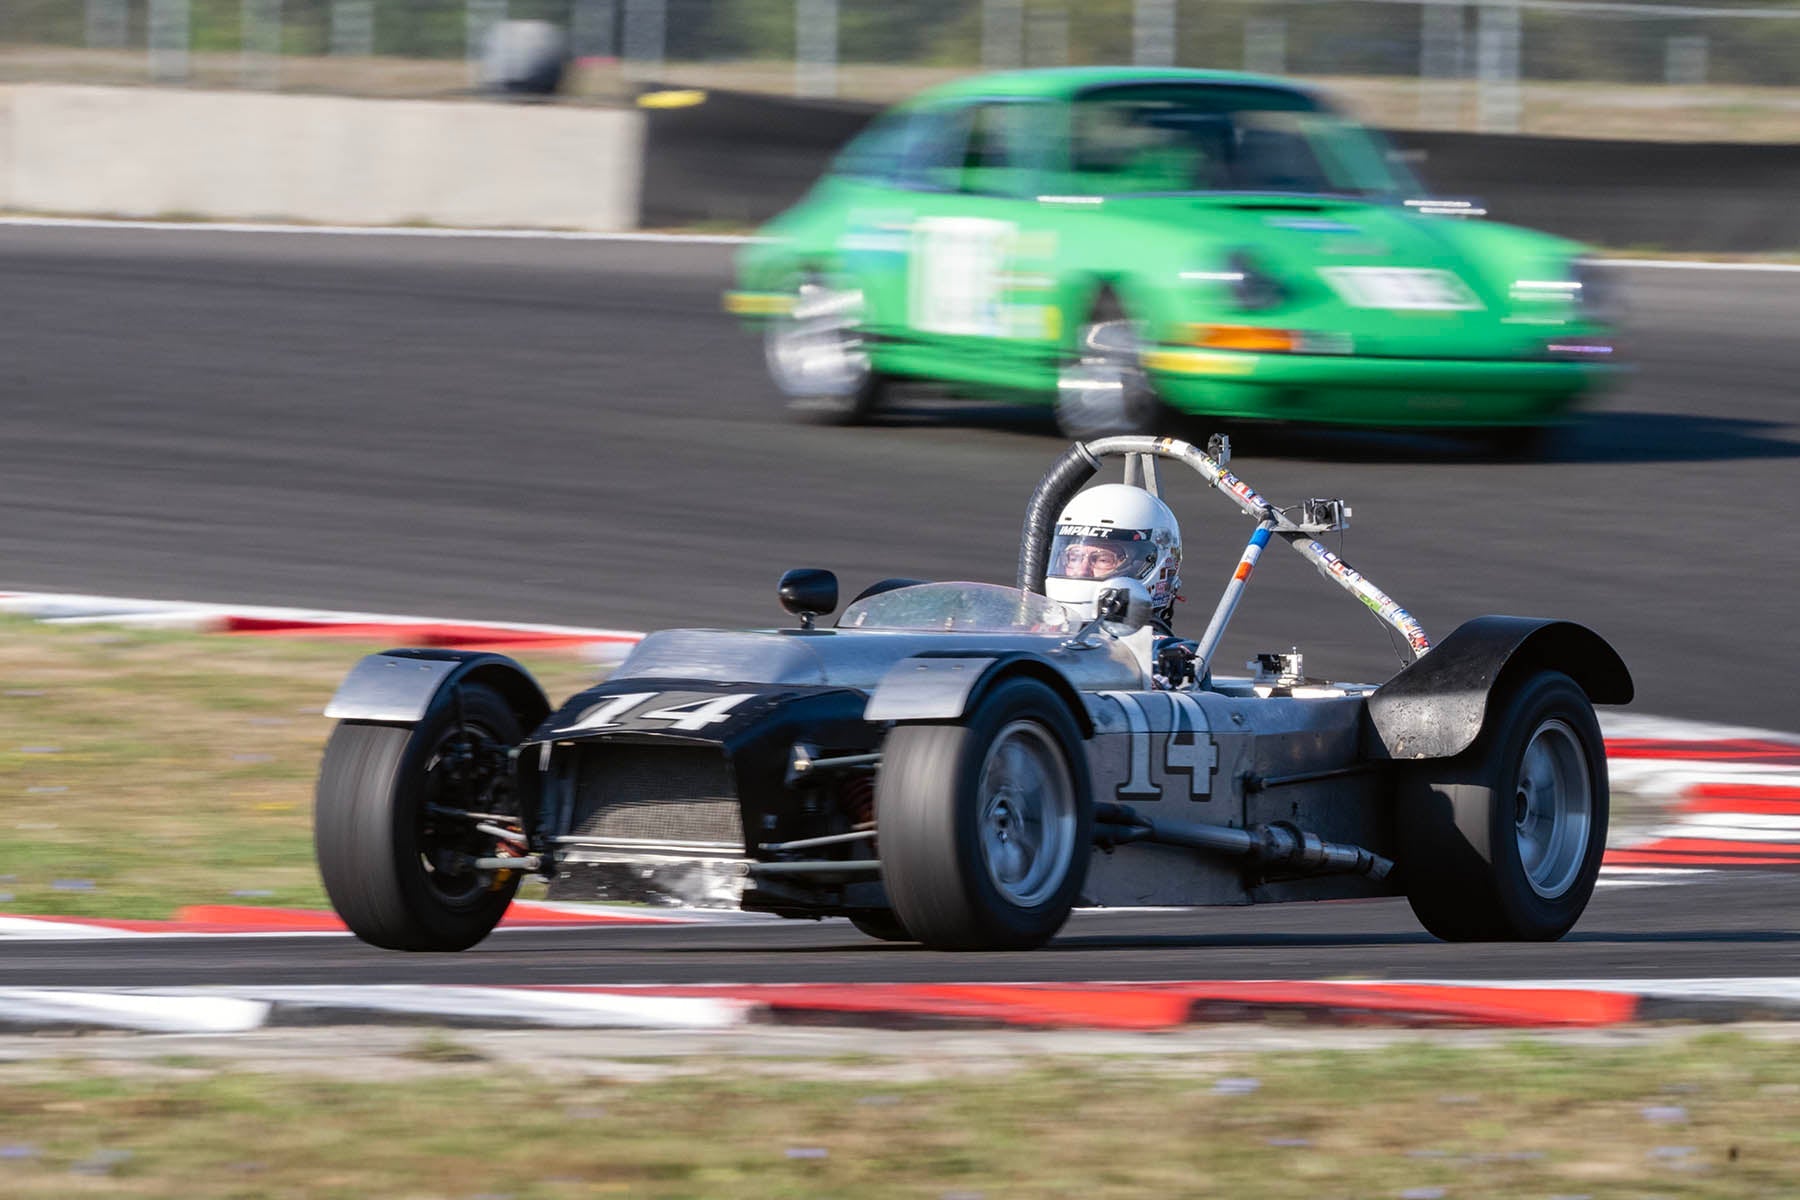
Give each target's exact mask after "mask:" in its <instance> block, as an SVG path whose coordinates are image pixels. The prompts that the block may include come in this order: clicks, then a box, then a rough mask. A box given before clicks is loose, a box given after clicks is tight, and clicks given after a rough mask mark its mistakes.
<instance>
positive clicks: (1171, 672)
mask: <svg viewBox="0 0 1800 1200" xmlns="http://www.w3.org/2000/svg"><path fill="white" fill-rule="evenodd" d="M1199 648H1200V647H1199V643H1197V642H1190V641H1187V640H1186V639H1184V638H1174V637H1166V638H1158V639H1157V640H1156V647H1155V649H1156V656H1155V660H1154V661H1155V664H1156V667H1155V671H1154V672H1153V674H1154V676H1155V682H1156V686H1157V687H1159V688H1162V689H1164V690H1169V691H1172V690H1174V689H1176V688H1184V687H1192V686H1193V684H1194V660H1195V658H1196V657H1198V655H1197V651H1198V650H1199Z"/></svg>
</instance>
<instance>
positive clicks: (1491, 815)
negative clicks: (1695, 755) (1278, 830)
mask: <svg viewBox="0 0 1800 1200" xmlns="http://www.w3.org/2000/svg"><path fill="white" fill-rule="evenodd" d="M1401 788H1402V791H1401V806H1400V813H1399V817H1400V828H1399V831H1398V832H1399V842H1400V848H1401V859H1400V866H1401V869H1402V870H1403V871H1404V872H1405V879H1406V887H1407V899H1408V901H1410V902H1411V904H1412V909H1413V912H1414V913H1415V914H1417V916H1418V918H1419V921H1420V923H1421V924H1423V925H1424V926H1425V928H1426V929H1427V930H1429V931H1430V932H1431V933H1433V934H1434V935H1436V936H1437V937H1440V938H1443V939H1444V940H1445V941H1452V942H1468V941H1533V942H1547V941H1555V940H1556V939H1558V938H1560V937H1562V936H1563V935H1564V934H1565V933H1567V932H1568V931H1569V930H1570V929H1571V928H1573V927H1574V924H1575V922H1576V920H1578V919H1579V918H1580V916H1581V913H1582V910H1583V909H1585V908H1586V907H1587V903H1588V900H1589V898H1590V897H1592V895H1593V893H1594V882H1595V880H1596V879H1597V878H1598V877H1599V874H1600V859H1601V856H1602V855H1603V854H1604V853H1605V850H1606V825H1607V812H1608V805H1609V791H1608V785H1607V777H1606V748H1605V743H1604V742H1603V741H1602V739H1601V735H1600V726H1599V723H1598V722H1597V721H1596V720H1595V719H1594V708H1593V705H1592V704H1591V703H1590V702H1589V700H1588V698H1587V694H1586V693H1584V692H1583V691H1582V690H1581V688H1580V687H1579V686H1578V685H1577V684H1576V683H1575V681H1574V680H1572V679H1570V678H1569V677H1568V676H1567V675H1564V674H1562V673H1561V672H1558V671H1541V672H1538V673H1536V674H1533V675H1528V676H1525V677H1523V678H1521V679H1520V680H1518V681H1517V683H1516V684H1515V685H1513V686H1511V687H1509V688H1507V689H1506V690H1505V691H1504V692H1501V693H1497V694H1496V695H1494V696H1493V697H1492V698H1491V699H1490V700H1489V713H1488V719H1487V723H1486V725H1485V727H1484V729H1483V731H1482V734H1481V736H1480V737H1479V738H1477V739H1476V741H1475V744H1474V745H1473V746H1471V747H1470V748H1469V749H1468V750H1466V751H1464V752H1463V753H1462V754H1460V755H1458V756H1457V757H1455V758H1453V759H1449V760H1444V761H1434V762H1428V763H1421V764H1418V765H1416V766H1412V767H1410V768H1408V769H1407V770H1406V773H1405V774H1404V775H1403V776H1402V780H1401Z"/></svg>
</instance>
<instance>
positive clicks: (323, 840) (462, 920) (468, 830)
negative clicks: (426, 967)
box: [313, 684, 524, 951]
mask: <svg viewBox="0 0 1800 1200" xmlns="http://www.w3.org/2000/svg"><path fill="white" fill-rule="evenodd" d="M458 690H460V692H461V697H460V701H461V702H460V706H459V705H458V704H457V703H456V702H455V698H454V697H449V696H446V697H440V698H439V700H438V701H437V702H436V703H434V705H433V707H432V709H431V711H429V712H427V713H426V715H425V717H424V718H423V719H422V720H421V721H420V722H419V723H418V724H416V725H413V726H410V727H407V726H395V725H371V724H364V723H359V722H351V721H345V722H340V723H339V725H338V727H337V728H336V729H335V730H334V731H333V732H332V735H331V740H330V741H329V742H327V743H326V746H325V759H324V763H323V764H322V766H321V767H320V770H319V784H318V791H317V794H316V798H315V802H314V810H313V840H314V847H315V850H316V852H317V854H318V860H319V874H320V875H321V877H322V878H323V879H324V882H325V892H326V894H327V895H328V896H329V897H330V898H331V905H332V907H333V908H335V909H336V910H337V913H338V915H339V916H340V917H342V918H343V919H344V923H345V924H346V925H348V926H349V927H350V930H351V932H353V933H355V934H356V936H357V937H359V938H361V939H362V940H363V941H365V942H368V943H370V944H371V945H375V946H380V947H382V948H384V949H388V950H432V951H449V950H464V949H467V948H468V947H470V946H473V945H474V944H475V943H477V942H479V941H481V939H483V938H485V937H486V936H487V935H488V934H489V933H490V932H492V931H493V928H494V926H495V925H497V924H499V923H500V918H501V917H502V916H503V915H504V914H505V913H506V909H507V906H508V905H509V904H511V903H512V898H513V893H514V892H516V891H518V888H519V883H520V876H519V874H518V873H516V872H493V871H485V872H478V871H475V870H473V869H472V868H467V867H459V866H458V862H459V858H458V856H462V857H463V858H466V857H470V856H479V855H483V854H487V855H491V854H493V853H495V846H496V844H497V843H496V839H494V838H492V837H490V836H486V835H483V834H481V833H480V832H479V831H476V830H475V829H474V828H473V822H471V821H467V820H463V819H460V818H456V817H454V816H451V817H445V816H443V815H442V814H437V813H433V812H431V811H430V810H429V809H428V807H427V806H428V805H430V806H440V807H447V808H464V809H469V808H472V807H473V806H474V805H475V804H477V803H479V804H480V805H481V807H480V808H479V809H476V810H475V811H489V812H491V811H494V810H495V809H496V808H503V807H505V805H506V804H508V803H509V802H510V801H509V800H508V799H507V797H506V796H505V795H504V794H503V793H504V787H501V788H498V789H497V788H496V787H495V786H494V784H495V783H496V779H497V778H498V776H497V773H496V769H495V764H494V762H493V761H492V760H493V754H492V748H493V747H499V748H500V749H501V750H502V751H504V749H507V748H510V747H513V746H516V745H518V744H519V742H520V741H521V740H523V737H524V734H523V732H522V730H521V729H520V727H519V719H518V717H516V716H515V715H514V714H513V711H512V709H511V707H510V706H509V705H508V704H507V703H506V701H505V700H503V699H502V698H501V697H500V695H499V694H498V693H496V692H494V691H492V690H491V689H489V688H486V687H483V686H481V685H479V684H463V685H459V689H458ZM459 708H460V715H459ZM470 742H472V743H473V744H475V745H477V746H481V745H485V746H487V747H488V748H489V750H488V751H487V752H485V753H482V754H477V755H476V756H473V757H472V758H470V759H469V763H470V765H469V766H468V767H467V768H465V767H464V766H463V765H462V764H461V763H460V762H459V745H461V744H464V743H470ZM465 770H466V771H467V777H468V779H470V780H472V781H473V782H472V783H470V782H466V781H465V779H460V778H453V777H452V776H453V774H455V773H457V772H459V771H465Z"/></svg>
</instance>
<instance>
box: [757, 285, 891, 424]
mask: <svg viewBox="0 0 1800 1200" xmlns="http://www.w3.org/2000/svg"><path fill="white" fill-rule="evenodd" d="M862 309H863V299H862V293H861V292H856V291H833V290H832V289H830V288H828V287H826V286H824V285H823V284H821V283H818V282H816V281H810V280H809V281H808V282H806V283H802V284H801V285H800V288H799V290H798V291H797V292H796V293H795V295H794V307H793V310H792V311H791V312H789V313H788V314H787V316H785V317H783V318H781V319H779V320H776V321H775V322H773V323H772V324H771V325H770V326H769V332H768V339H767V342H766V346H767V351H768V360H769V374H770V375H771V376H773V377H774V380H775V385H776V386H777V387H779V388H780V389H781V390H782V391H784V392H786V393H787V394H788V395H789V396H792V397H795V398H796V399H802V398H817V397H826V398H845V397H850V396H853V395H855V394H856V392H857V391H858V390H860V389H861V388H862V386H863V384H864V383H865V382H866V381H867V380H868V377H869V354H868V351H867V350H865V349H864V348H863V341H862V335H861V333H860V332H859V329H860V326H861V324H862Z"/></svg>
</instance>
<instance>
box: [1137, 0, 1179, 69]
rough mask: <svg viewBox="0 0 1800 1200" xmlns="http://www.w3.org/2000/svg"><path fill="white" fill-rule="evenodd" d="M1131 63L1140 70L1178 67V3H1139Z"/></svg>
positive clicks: (1149, 0)
mask: <svg viewBox="0 0 1800 1200" xmlns="http://www.w3.org/2000/svg"><path fill="white" fill-rule="evenodd" d="M1131 61H1132V62H1134V63H1136V64H1137V65H1138V66H1140V67H1172V66H1174V65H1175V0H1135V2H1134V3H1133V4H1132V6H1131Z"/></svg>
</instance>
